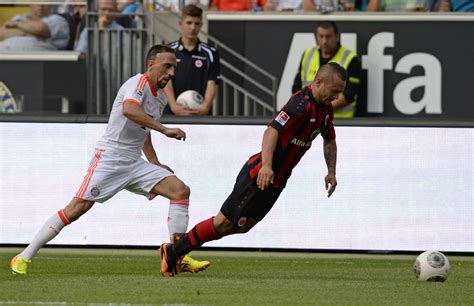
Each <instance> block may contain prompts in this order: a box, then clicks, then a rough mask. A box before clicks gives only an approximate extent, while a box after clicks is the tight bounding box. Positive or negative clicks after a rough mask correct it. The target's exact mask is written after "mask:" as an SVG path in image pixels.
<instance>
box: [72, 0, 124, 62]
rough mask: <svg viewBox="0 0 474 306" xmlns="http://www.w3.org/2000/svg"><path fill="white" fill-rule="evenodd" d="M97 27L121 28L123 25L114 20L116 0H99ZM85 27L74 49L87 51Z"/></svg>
mask: <svg viewBox="0 0 474 306" xmlns="http://www.w3.org/2000/svg"><path fill="white" fill-rule="evenodd" d="M98 9H99V19H98V26H99V29H123V26H121V25H120V24H118V23H117V22H116V21H115V15H114V14H115V13H117V2H116V1H115V0H99V8H98ZM87 32H88V31H87V28H84V30H82V32H81V36H80V37H79V42H78V43H77V46H76V47H75V49H74V50H76V51H79V52H83V53H85V52H87V37H88V34H87Z"/></svg>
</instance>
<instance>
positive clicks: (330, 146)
mask: <svg viewBox="0 0 474 306" xmlns="http://www.w3.org/2000/svg"><path fill="white" fill-rule="evenodd" d="M323 150H324V159H325V160H326V165H327V167H328V174H327V175H326V177H325V178H324V182H325V187H326V190H327V191H328V198H329V197H330V196H331V195H332V193H333V192H334V190H336V186H337V180H336V160H337V145H336V140H326V139H324V145H323Z"/></svg>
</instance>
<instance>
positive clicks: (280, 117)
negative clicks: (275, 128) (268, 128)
mask: <svg viewBox="0 0 474 306" xmlns="http://www.w3.org/2000/svg"><path fill="white" fill-rule="evenodd" d="M289 119H290V116H288V114H287V113H285V112H284V111H281V112H280V113H279V114H278V116H276V118H275V120H276V122H278V123H279V124H281V125H285V124H286V123H287V122H288V120H289Z"/></svg>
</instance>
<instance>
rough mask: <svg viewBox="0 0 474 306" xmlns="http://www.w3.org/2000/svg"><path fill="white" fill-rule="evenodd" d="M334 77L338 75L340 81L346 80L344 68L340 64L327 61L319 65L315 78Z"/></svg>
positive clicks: (329, 78) (328, 78) (330, 78)
mask: <svg viewBox="0 0 474 306" xmlns="http://www.w3.org/2000/svg"><path fill="white" fill-rule="evenodd" d="M334 77H338V78H339V79H340V80H341V81H343V82H346V80H347V72H346V69H344V68H343V67H341V65H339V64H337V63H328V64H324V65H322V66H321V67H319V70H318V73H316V77H315V79H317V78H320V79H323V80H332V79H333V78H334Z"/></svg>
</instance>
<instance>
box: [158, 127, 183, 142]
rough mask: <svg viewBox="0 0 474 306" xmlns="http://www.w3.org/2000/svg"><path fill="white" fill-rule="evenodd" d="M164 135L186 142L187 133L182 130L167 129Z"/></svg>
mask: <svg viewBox="0 0 474 306" xmlns="http://www.w3.org/2000/svg"><path fill="white" fill-rule="evenodd" d="M163 134H165V135H166V136H168V137H170V138H175V139H178V140H183V141H184V140H186V133H185V132H184V131H183V130H181V129H178V128H167V129H166V130H165V131H164V132H163Z"/></svg>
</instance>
